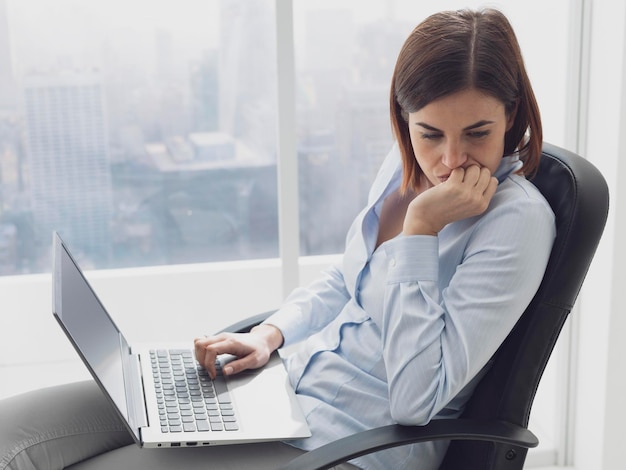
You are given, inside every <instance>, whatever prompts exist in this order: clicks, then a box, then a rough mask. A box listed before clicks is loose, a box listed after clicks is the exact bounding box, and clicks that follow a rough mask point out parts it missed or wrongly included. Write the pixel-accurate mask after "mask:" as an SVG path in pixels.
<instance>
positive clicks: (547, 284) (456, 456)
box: [441, 144, 608, 470]
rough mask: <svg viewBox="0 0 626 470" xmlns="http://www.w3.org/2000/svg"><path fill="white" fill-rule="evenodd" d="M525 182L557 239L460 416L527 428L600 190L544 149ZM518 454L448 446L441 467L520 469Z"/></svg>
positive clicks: (578, 161) (569, 159)
mask: <svg viewBox="0 0 626 470" xmlns="http://www.w3.org/2000/svg"><path fill="white" fill-rule="evenodd" d="M531 181H532V182H533V183H534V184H535V185H536V186H537V188H539V190H540V191H541V193H542V194H543V195H544V197H545V198H546V199H547V201H548V202H549V204H550V206H551V207H552V209H553V211H554V213H555V215H556V228H557V236H556V239H555V242H554V246H553V249H552V253H551V255H550V260H549V262H548V266H547V269H546V272H545V275H544V278H543V281H542V283H541V285H540V287H539V290H538V291H537V293H536V295H535V297H534V299H533V301H532V302H531V304H530V305H529V306H528V308H527V309H526V311H525V312H524V314H523V315H522V317H521V319H520V320H519V322H518V324H517V325H516V326H515V328H514V329H513V331H512V332H511V333H510V335H509V336H508V338H507V339H506V341H505V342H504V343H503V345H502V346H501V347H500V349H499V351H498V352H497V353H496V356H495V362H494V364H493V367H492V368H491V369H490V371H489V372H488V373H487V374H486V375H485V377H484V378H483V379H482V380H481V382H480V384H479V385H478V387H477V388H476V390H475V392H474V394H473V395H472V397H471V399H470V401H469V402H468V404H467V407H466V409H465V412H464V414H463V417H464V418H472V419H499V420H503V421H508V422H511V423H514V424H518V425H521V426H524V427H527V426H528V419H529V415H530V410H531V406H532V403H533V400H534V397H535V393H536V391H537V387H538V386H539V381H540V379H541V376H542V374H543V371H544V369H545V367H546V364H547V362H548V359H549V358H550V354H551V353H552V350H553V348H554V346H555V343H556V341H557V338H558V336H559V333H560V331H561V329H562V327H563V324H564V323H565V320H566V319H567V317H568V315H569V313H570V311H571V310H572V307H573V305H574V302H575V301H576V297H577V296H578V293H579V291H580V288H581V286H582V283H583V280H584V278H585V276H586V274H587V270H588V268H589V265H590V263H591V260H592V258H593V255H594V253H595V250H596V247H597V245H598V243H599V240H600V238H601V236H602V231H603V229H604V225H605V222H606V217H607V213H608V188H607V185H606V182H605V180H604V178H603V177H602V175H601V174H600V172H599V171H598V170H597V169H596V168H595V167H594V166H593V165H591V164H590V163H589V162H587V161H586V160H584V159H583V158H582V157H580V156H578V155H575V154H573V153H571V152H569V151H566V150H564V149H561V148H559V147H556V146H553V145H550V144H544V147H543V155H542V159H541V164H540V167H539V170H538V172H537V174H536V175H535V176H534V177H533V178H531ZM525 456H526V450H525V449H521V448H512V447H511V446H506V445H501V444H493V443H488V442H477V441H453V442H452V443H451V444H450V447H449V449H448V452H447V454H446V459H445V460H444V463H443V465H442V467H441V468H444V469H455V470H456V469H460V468H463V469H494V470H495V469H498V470H504V469H521V468H522V467H523V462H524V459H525Z"/></svg>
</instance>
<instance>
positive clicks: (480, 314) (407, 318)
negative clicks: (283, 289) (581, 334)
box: [15, 10, 555, 470]
mask: <svg viewBox="0 0 626 470" xmlns="http://www.w3.org/2000/svg"><path fill="white" fill-rule="evenodd" d="M390 101H391V122H392V128H393V131H394V134H395V138H396V141H397V143H396V145H395V146H394V148H393V149H392V150H391V152H390V153H389V155H388V156H387V158H386V159H385V161H384V163H383V165H382V167H381V169H380V171H379V173H378V175H377V177H376V179H375V181H374V183H373V185H372V188H371V191H370V194H369V200H368V203H367V206H366V207H365V208H364V209H363V211H362V212H361V213H360V214H359V215H358V216H357V218H356V219H355V221H354V223H353V224H352V226H351V228H350V230H349V232H348V235H347V239H346V240H347V243H346V249H345V253H344V255H343V259H342V261H341V263H340V264H339V265H338V266H335V267H333V268H331V269H329V270H328V271H327V272H326V273H325V274H324V276H323V277H322V278H321V279H320V280H318V281H317V282H314V283H313V284H311V285H310V286H308V287H306V288H300V289H297V290H296V291H295V292H293V294H292V295H291V296H289V297H288V299H287V300H286V302H285V304H284V305H283V306H282V308H281V309H280V310H278V311H277V312H276V313H275V314H274V315H273V316H271V317H270V318H269V319H268V320H267V321H266V322H264V323H263V324H262V325H259V326H258V327H256V328H254V329H253V330H252V331H251V332H250V333H247V334H221V335H217V336H214V337H202V338H198V339H196V340H195V352H196V357H197V359H198V361H199V362H200V363H201V364H202V365H204V366H205V367H206V368H207V369H208V370H209V372H210V374H214V373H215V370H214V368H213V367H214V366H213V364H214V359H215V357H216V355H218V354H223V353H230V354H234V355H236V356H237V357H238V359H237V360H235V361H233V362H231V363H230V364H229V366H228V367H226V368H225V369H224V372H225V373H226V374H236V373H238V372H240V371H242V370H244V369H248V368H256V367H261V366H263V365H264V364H265V363H266V362H267V360H268V358H269V356H270V354H271V353H272V352H273V351H274V350H276V349H277V348H280V347H282V346H288V345H292V344H295V343H300V345H299V347H298V349H297V350H296V352H294V353H293V354H292V355H291V356H289V357H288V358H287V359H286V360H285V366H286V368H287V370H288V372H289V376H290V380H291V382H292V384H293V386H294V388H295V389H296V392H297V394H298V397H299V401H300V404H301V406H302V408H303V410H304V411H305V413H306V415H307V419H308V422H309V425H310V428H311V431H312V437H311V438H308V439H303V440H300V441H293V442H289V443H264V444H253V445H244V446H223V447H210V448H202V449H187V450H182V451H181V450H170V449H164V450H158V451H145V450H140V449H138V448H137V447H136V446H134V445H130V446H127V447H124V448H120V449H118V450H115V451H112V452H109V453H108V454H107V460H102V461H100V460H99V458H92V459H89V460H88V461H86V462H84V463H83V464H79V465H78V466H77V467H76V468H81V469H86V468H101V467H99V465H103V462H104V463H106V464H108V465H109V466H110V465H111V462H117V463H115V465H116V466H119V467H120V468H122V467H125V468H151V469H156V468H170V467H172V466H173V467H181V466H182V467H184V468H218V469H223V468H235V469H243V468H254V469H255V470H256V469H260V468H268V469H273V468H276V467H278V466H279V465H280V464H281V463H284V462H286V461H288V460H290V459H291V458H293V457H295V456H297V455H299V454H300V453H302V452H303V449H304V450H307V449H312V448H315V447H318V446H320V445H323V444H325V443H327V442H330V441H333V440H335V439H337V438H339V437H342V436H345V435H349V434H353V433H356V432H359V431H362V430H366V429H370V428H373V427H376V426H381V425H386V424H390V423H402V424H411V425H420V424H425V423H427V422H429V421H430V420H431V419H439V418H447V417H454V416H458V415H459V414H460V413H461V411H462V409H463V406H464V404H465V403H466V401H467V399H468V397H469V396H470V394H471V393H472V390H473V388H474V386H475V384H476V383H477V380H478V379H479V378H480V377H481V375H482V373H483V372H484V371H485V370H486V369H487V368H488V367H489V360H490V358H491V356H492V355H493V354H494V352H495V351H496V350H497V349H498V346H499V345H500V344H501V343H502V341H503V340H504V339H505V337H506V336H507V334H508V333H509V332H510V330H511V329H512V328H513V326H514V325H515V323H516V321H517V320H518V318H519V317H520V315H521V314H522V312H523V311H524V310H525V308H526V306H527V305H528V303H529V302H530V300H531V298H532V297H533V295H534V293H535V291H536V289H537V287H538V286H539V283H540V281H541V278H542V275H543V272H544V269H545V266H546V264H547V260H548V256H549V253H550V249H551V246H552V242H553V239H554V235H555V228H554V215H553V214H552V212H551V210H550V207H549V206H548V204H547V203H546V201H545V200H544V199H543V197H542V196H541V195H540V194H539V192H538V191H537V190H536V189H535V187H534V186H533V185H532V184H531V183H529V182H527V181H526V179H525V177H524V175H527V174H532V173H533V171H535V169H536V168H537V165H538V161H539V157H540V153H541V141H542V132H541V121H540V117H539V112H538V109H537V105H536V102H535V97H534V94H533V91H532V88H531V86H530V83H529V80H528V77H527V75H526V71H525V69H524V64H523V60H522V57H521V54H520V50H519V46H518V43H517V40H516V38H515V34H514V32H513V30H512V29H511V26H510V24H509V22H508V21H507V20H506V18H505V17H504V16H503V15H502V14H501V13H499V12H498V11H495V10H484V11H479V12H474V11H459V12H443V13H438V14H435V15H433V16H431V17H429V18H428V19H426V20H425V21H424V22H423V23H421V24H420V25H418V26H417V28H416V29H415V30H414V31H413V32H412V33H411V34H410V36H409V37H408V39H407V41H406V43H405V44H404V46H403V48H402V50H401V52H400V55H399V57H398V61H397V64H396V68H395V71H394V75H393V79H392V84H391V95H390ZM94 394H95V395H94V397H93V398H92V399H91V398H90V400H92V401H93V403H94V404H95V403H99V402H101V401H102V400H103V399H102V397H101V395H100V394H99V392H98V391H94ZM87 398H89V397H87ZM85 400H87V399H86V398H85ZM87 401H89V400H87ZM90 403H91V402H90ZM94 406H95V405H94ZM94 406H89V407H88V409H89V410H92V412H93V413H96V414H97V413H98V412H97V410H96V411H93V410H95V408H94ZM102 409H106V407H103V408H102ZM85 419H87V418H85ZM113 420H114V418H111V417H110V416H106V417H102V418H101V419H100V418H99V419H98V420H97V421H96V420H94V421H95V422H96V423H97V424H93V429H94V430H95V431H94V433H93V436H96V437H91V438H89V439H87V438H85V436H82V437H81V438H82V439H83V441H81V445H80V446H77V447H76V448H77V449H80V454H77V455H76V456H74V455H73V456H64V458H63V459H62V460H64V461H65V462H66V463H67V462H68V461H70V460H72V459H73V461H76V460H79V459H84V458H86V457H88V456H89V455H90V454H89V453H91V455H95V454H96V453H98V452H102V451H104V450H105V449H106V447H104V444H102V442H103V441H104V436H105V433H104V432H103V430H102V429H100V430H99V428H101V427H104V425H105V424H107V425H110V424H111V421H113ZM112 429H119V428H115V427H114V426H112V427H111V428H109V430H112ZM99 432H100V434H99V436H101V437H98V434H97V433H99ZM110 435H112V434H110ZM79 437H80V436H79ZM111 439H113V438H111ZM87 441H89V444H87ZM77 442H78V441H77ZM122 443H130V441H129V438H125V440H123V441H119V443H118V444H117V445H121V444H122ZM51 445H52V444H51ZM107 445H108V446H110V445H111V444H110V443H109V444H107ZM446 445H447V444H446V443H442V442H438V443H424V444H416V445H411V446H405V447H398V448H394V449H391V450H386V451H383V452H379V453H376V454H372V455H369V456H363V457H360V458H357V459H355V460H354V461H352V462H351V463H349V464H344V465H342V466H340V467H339V468H344V469H347V468H355V467H356V468H367V469H389V468H394V469H400V468H416V467H417V468H420V469H433V468H437V467H438V465H439V463H440V461H441V459H442V457H443V454H444V453H445V449H446ZM98 446H100V447H98ZM47 452H48V454H47V455H56V454H54V452H52V451H49V450H47ZM29 458H30V457H29ZM15 462H17V459H16V460H15ZM34 465H35V466H37V464H36V462H35V463H34Z"/></svg>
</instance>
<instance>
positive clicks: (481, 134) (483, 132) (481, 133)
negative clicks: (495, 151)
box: [467, 131, 489, 139]
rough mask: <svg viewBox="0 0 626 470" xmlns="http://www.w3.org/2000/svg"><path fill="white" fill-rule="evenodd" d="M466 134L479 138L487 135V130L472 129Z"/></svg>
mask: <svg viewBox="0 0 626 470" xmlns="http://www.w3.org/2000/svg"><path fill="white" fill-rule="evenodd" d="M467 135H468V136H469V137H471V138H472V139H480V138H482V137H487V136H488V135H489V131H472V132H469V133H468V134H467Z"/></svg>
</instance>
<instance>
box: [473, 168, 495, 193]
mask: <svg viewBox="0 0 626 470" xmlns="http://www.w3.org/2000/svg"><path fill="white" fill-rule="evenodd" d="M491 178H492V177H491V171H489V169H488V168H485V167H482V168H480V171H479V174H478V180H477V181H476V188H477V189H479V190H482V191H483V192H484V191H486V190H487V188H488V187H489V186H490V184H491ZM496 182H497V180H496Z"/></svg>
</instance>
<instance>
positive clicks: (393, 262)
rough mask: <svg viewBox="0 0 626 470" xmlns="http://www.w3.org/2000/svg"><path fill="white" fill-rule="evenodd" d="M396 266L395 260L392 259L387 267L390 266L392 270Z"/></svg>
mask: <svg viewBox="0 0 626 470" xmlns="http://www.w3.org/2000/svg"><path fill="white" fill-rule="evenodd" d="M395 265H396V260H395V259H394V258H391V259H390V260H389V266H391V267H392V268H393V267H394V266H395Z"/></svg>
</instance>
